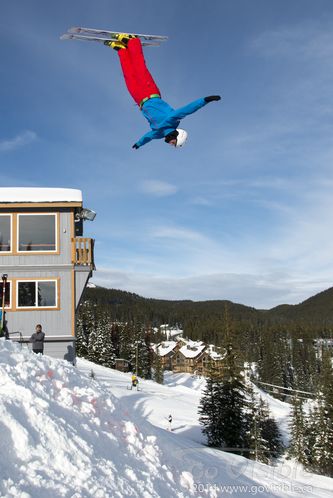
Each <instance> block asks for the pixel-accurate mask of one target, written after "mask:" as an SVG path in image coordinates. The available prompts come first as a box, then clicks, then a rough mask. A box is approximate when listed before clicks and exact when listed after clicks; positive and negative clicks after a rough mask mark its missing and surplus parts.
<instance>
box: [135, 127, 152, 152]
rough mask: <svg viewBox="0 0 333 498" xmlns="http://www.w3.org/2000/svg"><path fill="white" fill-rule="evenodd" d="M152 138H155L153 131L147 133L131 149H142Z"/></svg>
mask: <svg viewBox="0 0 333 498" xmlns="http://www.w3.org/2000/svg"><path fill="white" fill-rule="evenodd" d="M154 138H156V136H155V133H154V132H153V131H149V132H148V133H146V134H145V135H143V137H141V138H140V140H138V141H137V142H136V143H135V144H134V145H133V146H132V149H138V148H139V147H142V146H143V145H145V144H147V143H148V142H150V141H151V140H153V139H154Z"/></svg>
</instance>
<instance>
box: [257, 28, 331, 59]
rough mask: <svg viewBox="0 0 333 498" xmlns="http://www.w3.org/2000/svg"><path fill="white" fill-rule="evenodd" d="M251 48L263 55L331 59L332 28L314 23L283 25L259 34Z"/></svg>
mask: <svg viewBox="0 0 333 498" xmlns="http://www.w3.org/2000/svg"><path fill="white" fill-rule="evenodd" d="M251 46H252V48H253V49H255V50H257V51H258V52H260V53H261V54H263V55H266V56H269V57H271V56H272V55H273V56H274V55H281V56H283V57H288V58H289V57H293V56H295V55H297V57H302V58H311V59H331V58H332V55H333V48H332V47H333V34H332V27H331V26H329V25H325V23H318V22H315V21H312V22H309V21H306V22H302V23H299V24H295V25H289V26H288V25H284V26H280V27H278V28H277V29H274V30H268V31H265V32H263V33H261V34H260V35H259V36H258V37H257V38H256V39H254V40H253V42H252V45H251Z"/></svg>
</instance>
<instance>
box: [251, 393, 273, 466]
mask: <svg viewBox="0 0 333 498" xmlns="http://www.w3.org/2000/svg"><path fill="white" fill-rule="evenodd" d="M266 412H267V408H266V406H265V405H264V404H263V400H262V399H261V398H260V401H258V400H257V398H256V397H255V395H254V392H253V389H251V390H250V402H249V411H248V424H249V429H248V434H247V437H248V455H246V456H248V458H250V459H251V460H255V461H260V462H263V463H269V459H270V455H269V447H268V442H267V440H266V439H265V437H264V435H263V422H264V420H265V419H266V418H268V413H266Z"/></svg>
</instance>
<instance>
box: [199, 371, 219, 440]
mask: <svg viewBox="0 0 333 498" xmlns="http://www.w3.org/2000/svg"><path fill="white" fill-rule="evenodd" d="M222 387H223V378H222V374H221V371H220V370H219V369H217V368H216V367H215V366H214V365H213V363H211V364H210V365H209V367H208V376H207V380H206V387H205V389H204V391H203V396H202V398H201V400H200V404H199V422H200V424H201V425H203V429H202V432H203V433H204V434H205V435H206V437H207V444H208V446H213V447H215V448H218V447H221V446H222V445H223V443H224V439H223V431H222V430H221V425H220V421H221V414H220V409H221V406H220V393H221V391H222Z"/></svg>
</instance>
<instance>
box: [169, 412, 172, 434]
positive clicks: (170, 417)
mask: <svg viewBox="0 0 333 498" xmlns="http://www.w3.org/2000/svg"><path fill="white" fill-rule="evenodd" d="M168 422H169V431H172V427H171V424H172V415H169V416H168Z"/></svg>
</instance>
